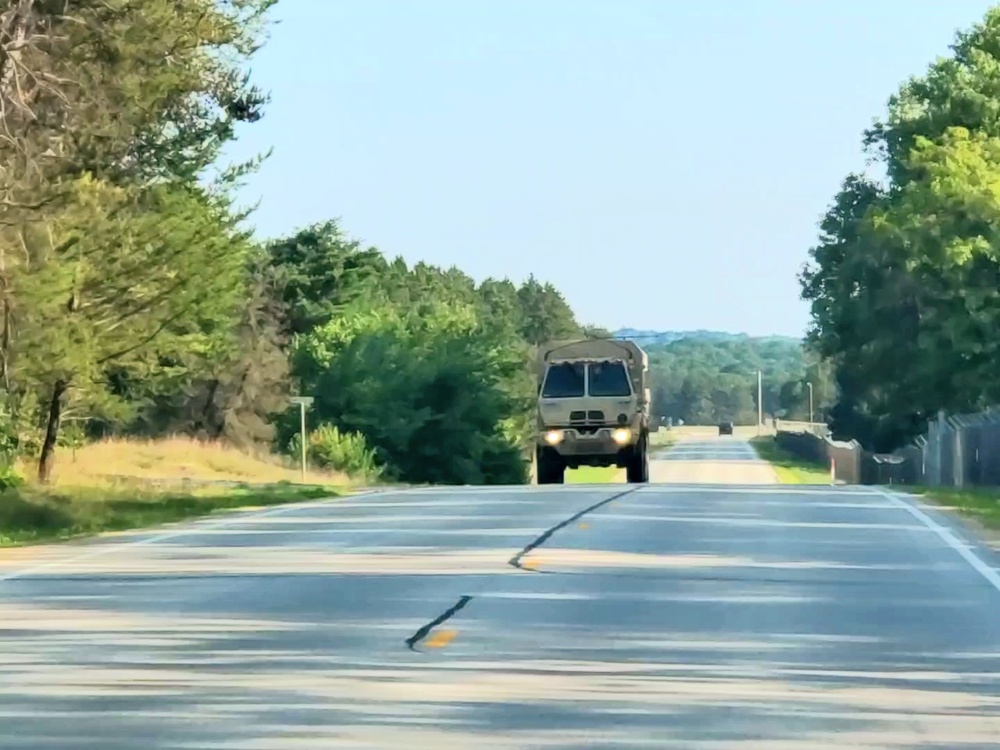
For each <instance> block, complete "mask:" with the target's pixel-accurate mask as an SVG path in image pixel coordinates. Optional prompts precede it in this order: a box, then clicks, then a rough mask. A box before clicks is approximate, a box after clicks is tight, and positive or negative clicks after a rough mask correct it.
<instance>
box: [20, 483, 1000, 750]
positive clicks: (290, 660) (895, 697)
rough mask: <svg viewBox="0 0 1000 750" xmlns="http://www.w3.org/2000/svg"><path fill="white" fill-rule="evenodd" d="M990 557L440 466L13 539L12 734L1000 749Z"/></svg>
mask: <svg viewBox="0 0 1000 750" xmlns="http://www.w3.org/2000/svg"><path fill="white" fill-rule="evenodd" d="M996 567H997V560H995V559H994V558H993V557H992V556H991V552H990V551H989V550H988V549H985V548H983V547H981V546H979V545H978V544H976V543H974V542H972V541H971V540H968V539H966V538H965V537H963V536H962V532H960V531H959V530H957V529H954V528H953V527H952V526H950V525H948V522H947V521H946V520H945V519H943V518H942V516H940V515H938V514H937V513H935V512H933V511H930V510H920V509H918V508H917V506H915V505H913V504H912V503H911V502H910V501H908V500H903V499H900V497H898V496H896V495H890V494H882V493H880V492H878V491H876V490H874V489H872V488H851V487H836V488H833V487H824V486H816V487H794V486H761V485H733V486H718V485H655V484H650V485H648V486H643V487H641V488H633V487H629V486H624V485H603V486H596V485H591V486H586V485H584V486H579V485H578V486H565V487H558V488H548V487H546V488H537V487H518V488H485V489H481V488H451V489H419V490H411V491H406V492H394V493H390V494H380V495H370V496H366V497H356V498H351V499H346V500H341V501H335V502H331V503H312V504H308V505H300V506H295V507H285V508H280V509H271V510H268V511H261V512H249V513H243V514H238V515H236V516H231V517H228V518H226V519H217V520H213V521H203V522H198V523H193V524H189V525H186V526H182V527H177V528H174V529H170V530H161V531H159V532H156V533H146V534H135V535H126V536H121V537H118V538H114V539H107V540H101V541H98V542H93V543H90V544H78V545H71V546H63V547H58V548H38V549H34V550H20V551H15V552H11V553H5V554H3V555H0V639H2V643H3V650H2V652H0V748H3V750H25V749H26V748H31V749H32V750H38V749H39V748H59V749H60V750H62V749H64V748H66V749H76V748H93V749H94V750H98V749H100V750H124V749H125V748H128V750H134V749H135V748H143V750H160V749H161V748H171V749H172V750H173V749H175V748H183V749H187V748H206V749H207V748H213V749H226V748H241V749H244V748H245V749H247V750H306V749H308V750H313V749H315V750H319V749H320V748H322V749H323V750H329V749H330V748H435V749H436V748H476V750H480V749H482V750H486V749H492V748H567V749H568V748H611V747H615V748H642V747H657V748H696V749H699V750H700V749H702V748H713V749H714V748H739V749H741V750H745V749H751V748H752V749H753V750H757V749H760V750H765V749H766V750H785V749H786V748H828V747H831V748H832V747H851V748H925V749H934V750H943V749H944V748H965V749H968V748H994V747H997V745H998V743H1000V577H998V576H997V573H996ZM408 641H409V642H408Z"/></svg>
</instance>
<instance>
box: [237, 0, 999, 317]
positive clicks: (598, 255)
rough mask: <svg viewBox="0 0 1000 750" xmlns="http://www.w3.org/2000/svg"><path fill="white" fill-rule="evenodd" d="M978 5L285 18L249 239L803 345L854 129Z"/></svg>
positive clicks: (638, 7)
mask: <svg viewBox="0 0 1000 750" xmlns="http://www.w3.org/2000/svg"><path fill="white" fill-rule="evenodd" d="M990 5H991V3H989V2H984V1H983V0H867V1H866V0H808V1H806V0H729V1H728V2H727V1H725V0H714V1H713V0H702V1H701V2H693V1H691V2H681V0H676V1H674V0H600V1H598V0H419V1H417V0H413V1H404V0H280V2H279V4H278V6H277V8H276V10H275V13H274V17H275V18H276V19H278V20H279V21H280V23H279V24H278V25H277V26H275V27H274V28H273V29H272V32H271V39H270V41H269V42H268V44H267V46H266V47H265V48H264V49H263V50H262V51H261V52H260V53H259V55H258V57H257V58H256V61H255V62H254V66H253V71H254V75H255V80H256V81H257V82H258V84H259V85H260V86H262V87H263V88H265V89H267V90H269V91H271V93H272V97H273V101H272V103H271V105H270V107H269V109H268V111H267V114H266V116H265V118H264V119H263V120H262V121H261V122H259V123H256V124H254V125H252V126H248V127H246V128H244V129H243V130H242V131H241V140H240V143H239V144H238V146H237V147H236V148H234V149H231V151H230V155H231V156H234V157H242V156H245V155H248V154H251V153H255V152H258V151H261V150H264V149H266V148H268V147H272V146H273V148H274V154H273V155H272V157H271V158H270V159H269V161H268V162H267V163H266V165H265V166H264V167H263V169H262V170H261V171H260V172H259V173H258V174H257V175H255V176H254V177H253V178H251V180H250V183H249V184H248V186H247V188H246V189H245V192H244V193H243V198H244V199H245V200H246V201H248V202H253V201H257V200H260V201H261V206H260V209H259V210H258V212H257V214H256V218H255V223H256V226H257V228H258V232H259V233H260V234H261V235H262V236H267V237H270V236H277V235H281V234H285V233H289V232H291V231H292V230H294V229H295V228H297V227H300V226H303V225H305V224H308V223H311V222H314V221H320V220H324V219H327V218H339V219H340V220H341V222H342V225H343V226H344V228H345V229H346V230H347V231H348V232H349V233H350V234H352V235H353V236H355V237H357V238H359V239H361V240H362V241H364V242H365V243H370V244H373V245H376V246H377V247H379V248H380V249H381V250H382V251H383V252H385V253H386V254H387V255H389V256H392V257H395V256H397V255H401V256H403V257H404V258H405V259H406V260H407V261H409V262H415V261H418V260H424V261H427V262H430V263H435V264H438V265H444V266H449V265H457V266H459V267H461V268H462V269H463V270H465V271H466V272H467V273H469V274H470V275H472V276H473V277H474V278H476V279H477V280H481V279H483V278H486V277H487V276H495V277H503V276H506V277H509V278H511V279H513V280H515V281H520V280H521V279H523V278H525V277H527V276H528V274H530V273H534V274H535V275H536V276H538V277H540V278H543V279H545V280H550V281H552V282H553V283H555V284H556V285H557V286H558V287H559V288H560V289H561V290H562V291H563V293H564V294H565V295H566V297H567V299H568V300H569V302H570V304H571V305H572V306H573V308H574V309H575V310H576V311H577V314H578V317H580V318H581V319H582V320H583V321H585V322H589V323H594V324H598V325H604V326H608V327H612V328H616V327H619V326H622V325H628V326H633V327H638V328H655V329H692V328H708V329H718V330H728V331H745V332H748V333H751V334H769V333H782V334H792V335H798V334H800V333H802V331H803V330H804V328H805V325H806V323H807V309H806V306H805V305H804V304H803V303H802V302H801V301H799V299H798V284H797V282H796V273H797V271H798V269H799V267H800V266H801V264H802V263H803V261H804V260H805V259H806V253H807V251H808V248H809V247H810V245H811V244H812V242H813V241H814V239H815V236H816V223H817V221H818V219H819V217H820V215H821V214H822V213H823V212H824V210H825V208H826V206H827V204H828V202H829V201H830V199H831V198H832V196H833V194H834V193H835V192H836V190H837V188H838V185H839V183H840V181H841V179H842V178H843V176H844V175H845V174H846V173H847V172H848V171H850V170H855V169H860V168H863V166H864V157H863V155H862V152H861V146H860V137H861V131H862V130H863V129H864V128H865V127H866V126H867V125H868V124H869V123H870V121H871V119H872V118H873V117H874V116H876V115H879V114H880V113H881V112H883V111H884V107H885V103H886V100H887V98H888V96H889V95H890V94H891V93H892V92H893V91H895V90H896V88H897V86H898V85H899V83H900V82H901V81H902V80H903V79H904V78H906V77H908V76H909V75H911V74H915V73H920V72H922V71H923V70H924V69H925V68H926V66H927V65H928V64H929V63H930V62H931V61H932V60H933V59H934V58H935V57H936V56H938V55H941V54H945V53H946V52H947V46H948V44H949V43H950V42H951V41H952V39H953V35H954V32H955V30H956V29H958V28H964V27H966V26H968V25H970V24H971V23H973V22H975V21H977V20H979V18H980V17H981V16H982V15H983V14H984V13H985V11H986V10H987V8H988V7H989V6H990Z"/></svg>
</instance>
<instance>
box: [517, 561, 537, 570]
mask: <svg viewBox="0 0 1000 750" xmlns="http://www.w3.org/2000/svg"><path fill="white" fill-rule="evenodd" d="M521 567H522V568H527V569H528V570H534V569H535V568H537V567H538V563H536V562H535V561H534V560H524V561H523V562H522V563H521Z"/></svg>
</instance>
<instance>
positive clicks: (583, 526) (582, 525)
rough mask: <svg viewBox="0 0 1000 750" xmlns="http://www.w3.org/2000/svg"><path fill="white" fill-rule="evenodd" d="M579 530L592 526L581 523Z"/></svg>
mask: <svg viewBox="0 0 1000 750" xmlns="http://www.w3.org/2000/svg"><path fill="white" fill-rule="evenodd" d="M579 528H581V529H587V528H590V524H589V523H581V524H580V526H579Z"/></svg>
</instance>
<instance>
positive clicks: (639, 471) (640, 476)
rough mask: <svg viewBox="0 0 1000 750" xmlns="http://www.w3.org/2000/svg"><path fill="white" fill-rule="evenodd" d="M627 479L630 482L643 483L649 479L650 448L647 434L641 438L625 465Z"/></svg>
mask: <svg viewBox="0 0 1000 750" xmlns="http://www.w3.org/2000/svg"><path fill="white" fill-rule="evenodd" d="M625 480H626V481H627V482H628V483H629V484H643V483H646V482H648V481H649V449H648V447H647V442H646V438H645V436H643V437H642V438H640V439H639V442H638V443H636V446H635V448H633V449H632V455H630V456H629V461H628V465H627V466H626V467H625Z"/></svg>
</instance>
